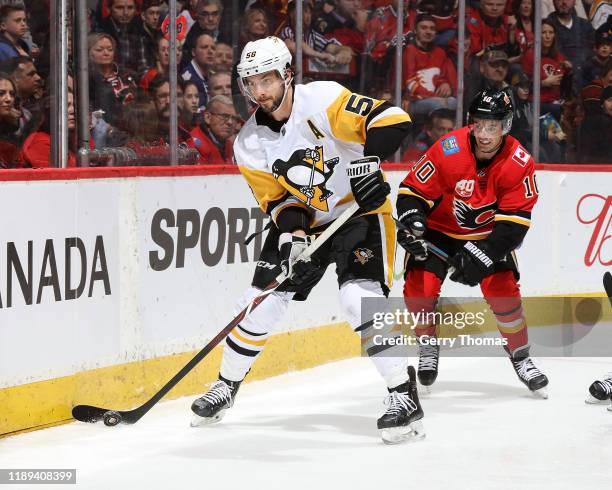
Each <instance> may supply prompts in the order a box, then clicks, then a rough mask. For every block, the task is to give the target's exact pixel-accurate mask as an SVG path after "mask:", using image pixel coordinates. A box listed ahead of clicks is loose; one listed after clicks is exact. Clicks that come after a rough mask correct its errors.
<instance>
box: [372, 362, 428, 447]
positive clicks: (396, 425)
mask: <svg viewBox="0 0 612 490" xmlns="http://www.w3.org/2000/svg"><path fill="white" fill-rule="evenodd" d="M408 377H409V380H408V381H406V382H405V383H404V384H401V385H400V386H398V387H397V388H394V389H393V391H390V392H389V396H388V397H387V399H386V400H385V404H387V405H389V408H387V411H386V412H385V413H384V414H383V416H382V417H380V418H379V419H378V423H377V425H378V430H379V431H380V435H381V437H382V440H383V442H384V443H385V444H399V443H400V442H404V441H408V440H418V439H422V438H423V437H425V430H424V428H423V422H421V419H422V418H423V409H422V408H421V404H420V403H419V394H418V392H417V384H416V376H415V372H414V367H412V366H408Z"/></svg>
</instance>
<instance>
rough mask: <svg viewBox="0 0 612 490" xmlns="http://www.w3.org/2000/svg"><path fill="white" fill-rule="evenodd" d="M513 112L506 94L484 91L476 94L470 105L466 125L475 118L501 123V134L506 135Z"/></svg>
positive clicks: (502, 91)
mask: <svg viewBox="0 0 612 490" xmlns="http://www.w3.org/2000/svg"><path fill="white" fill-rule="evenodd" d="M513 112H514V107H512V100H511V99H510V95H509V94H508V92H506V91H505V90H494V89H485V90H483V91H482V92H478V93H477V94H476V97H474V99H473V100H472V103H471V104H470V108H469V110H468V124H472V123H473V119H474V118H475V117H477V118H479V119H493V120H496V121H502V129H503V133H504V134H508V133H509V132H510V128H511V127H512V114H513Z"/></svg>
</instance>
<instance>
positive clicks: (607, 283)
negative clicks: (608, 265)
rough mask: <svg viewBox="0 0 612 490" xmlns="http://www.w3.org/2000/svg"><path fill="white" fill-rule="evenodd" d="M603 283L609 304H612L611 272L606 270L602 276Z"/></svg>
mask: <svg viewBox="0 0 612 490" xmlns="http://www.w3.org/2000/svg"><path fill="white" fill-rule="evenodd" d="M603 285H604V289H605V290H606V294H607V295H608V300H610V306H612V274H610V273H609V272H606V273H605V274H604V276H603Z"/></svg>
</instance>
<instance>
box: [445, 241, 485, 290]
mask: <svg viewBox="0 0 612 490" xmlns="http://www.w3.org/2000/svg"><path fill="white" fill-rule="evenodd" d="M448 264H449V265H450V266H451V267H453V268H454V269H455V270H454V271H453V272H452V273H451V275H450V279H451V281H455V282H460V283H461V284H467V285H468V286H476V285H477V284H480V282H481V281H482V280H483V279H484V278H485V277H486V276H488V275H489V274H491V273H492V272H493V259H491V257H490V256H489V252H488V247H487V244H486V243H485V242H476V243H474V242H466V244H465V245H464V246H463V248H462V249H461V250H459V252H457V253H456V254H455V255H454V256H453V257H451V258H449V259H448Z"/></svg>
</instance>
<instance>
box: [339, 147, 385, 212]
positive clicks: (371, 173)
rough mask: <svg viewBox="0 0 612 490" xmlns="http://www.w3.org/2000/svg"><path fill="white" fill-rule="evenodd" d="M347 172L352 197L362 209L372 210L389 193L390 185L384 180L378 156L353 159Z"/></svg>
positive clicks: (377, 206)
mask: <svg viewBox="0 0 612 490" xmlns="http://www.w3.org/2000/svg"><path fill="white" fill-rule="evenodd" d="M347 172H348V176H349V179H350V182H351V190H352V191H353V197H354V198H355V201H356V202H357V204H359V207H360V208H361V209H362V210H363V211H366V212H367V211H372V210H374V209H376V208H379V207H380V206H382V205H383V204H384V202H385V199H387V196H388V195H389V194H390V193H391V186H390V185H389V184H388V183H387V182H385V179H384V177H383V173H382V170H380V159H379V158H378V157H376V156H372V157H364V158H360V159H358V160H353V161H352V162H351V163H350V164H349V166H348V169H347Z"/></svg>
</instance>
